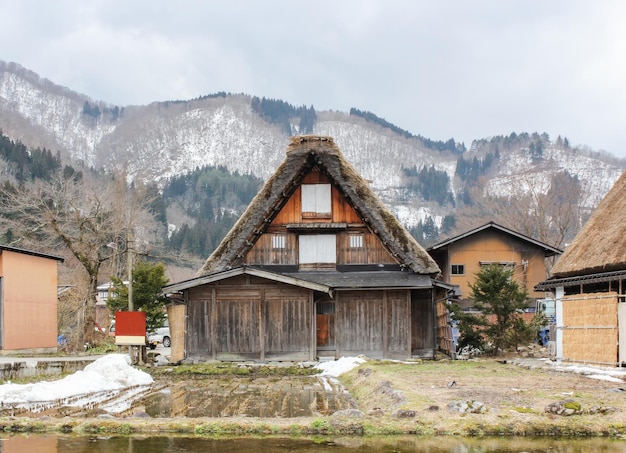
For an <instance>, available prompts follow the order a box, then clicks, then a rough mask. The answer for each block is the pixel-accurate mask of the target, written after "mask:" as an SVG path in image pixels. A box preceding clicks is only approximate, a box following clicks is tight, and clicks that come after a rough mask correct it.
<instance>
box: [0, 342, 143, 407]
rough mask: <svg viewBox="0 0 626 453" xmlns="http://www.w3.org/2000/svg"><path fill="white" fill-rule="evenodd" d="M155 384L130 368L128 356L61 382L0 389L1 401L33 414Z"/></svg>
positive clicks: (88, 368)
mask: <svg viewBox="0 0 626 453" xmlns="http://www.w3.org/2000/svg"><path fill="white" fill-rule="evenodd" d="M152 382H153V379H152V376H150V375H149V374H148V373H145V372H143V371H141V370H138V369H136V368H133V367H132V366H130V357H129V356H128V355H125V354H110V355H106V356H104V357H101V358H99V359H97V360H96V361H94V362H93V363H91V364H89V365H87V366H86V367H85V368H84V369H83V370H81V371H77V372H76V373H74V374H71V375H69V376H67V377H65V378H63V379H60V380H58V381H41V382H36V383H32V384H12V383H7V384H3V385H0V401H2V404H4V405H14V406H15V407H19V408H26V409H31V410H32V409H34V408H38V407H40V408H42V409H43V408H45V407H47V406H49V404H48V403H53V402H58V401H63V404H64V405H67V406H74V407H79V406H87V405H90V404H95V403H99V402H101V401H104V400H108V399H110V398H111V397H112V396H114V395H115V394H116V393H118V392H122V391H124V390H126V389H131V388H134V389H135V390H133V391H136V388H137V387H141V386H149V385H150V384H152ZM131 393H132V391H131ZM126 399H129V398H128V395H126ZM131 400H132V398H131Z"/></svg>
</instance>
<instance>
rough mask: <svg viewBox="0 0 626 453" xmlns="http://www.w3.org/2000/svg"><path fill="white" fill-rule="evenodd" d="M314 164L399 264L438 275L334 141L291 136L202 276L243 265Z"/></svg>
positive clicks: (435, 267) (424, 252)
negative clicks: (273, 169)
mask: <svg viewBox="0 0 626 453" xmlns="http://www.w3.org/2000/svg"><path fill="white" fill-rule="evenodd" d="M314 167H317V168H318V169H319V170H320V171H322V172H324V173H326V174H327V175H328V176H329V177H330V179H331V181H332V183H333V184H334V186H335V187H336V188H337V189H338V190H339V191H340V192H341V194H342V195H343V196H344V197H345V198H346V199H347V200H348V202H349V203H350V204H351V205H352V207H353V208H354V209H355V210H356V211H357V212H358V213H359V215H360V216H361V218H362V219H363V222H364V223H365V224H366V225H367V227H368V228H369V229H370V231H372V232H373V233H374V234H376V235H377V236H378V237H379V238H380V240H381V241H382V242H383V244H384V245H385V247H386V248H387V250H388V251H389V252H390V253H391V254H392V255H393V256H395V257H396V259H397V260H398V262H399V263H400V264H401V265H403V266H405V267H407V268H408V269H410V270H412V271H413V272H415V273H418V274H429V275H436V274H438V273H439V267H438V266H437V264H436V263H435V261H434V260H433V259H432V258H431V257H430V255H429V254H428V253H427V252H426V251H425V250H424V248H423V247H422V246H421V245H420V244H419V243H418V242H417V241H416V240H415V239H414V238H413V237H412V236H411V235H410V234H409V232H408V231H407V230H406V229H405V228H404V227H403V226H402V225H401V224H400V222H399V221H398V219H397V218H396V217H395V216H394V215H393V214H392V213H391V212H390V211H389V209H388V208H387V207H386V206H385V205H384V203H383V202H382V201H381V200H380V199H379V198H378V196H377V195H376V194H375V193H374V191H373V190H372V189H371V187H370V186H369V184H368V182H367V181H366V180H365V179H364V178H363V177H362V176H361V175H359V173H358V172H357V171H356V170H355V169H354V168H353V167H352V165H350V164H349V163H348V162H347V161H346V160H345V158H344V157H343V155H342V154H341V152H340V151H339V148H338V147H337V145H336V144H335V143H334V141H333V139H332V138H331V137H324V136H313V135H305V136H296V137H292V139H291V143H290V144H289V146H288V147H287V156H286V158H285V160H284V161H283V162H282V163H281V165H280V166H279V167H278V169H277V170H276V172H275V173H274V174H273V175H272V176H271V177H270V178H269V179H268V180H267V182H266V183H265V185H264V186H263V188H262V189H261V191H260V192H259V193H258V194H257V195H256V197H255V198H254V199H253V200H252V202H251V203H250V205H249V206H248V208H247V209H246V211H245V212H244V213H243V215H242V216H241V217H240V218H239V220H238V221H237V223H236V224H235V225H234V226H233V228H232V229H231V230H230V232H229V233H228V234H227V235H226V237H225V238H224V239H223V240H222V242H221V243H220V245H219V246H218V247H217V249H216V250H215V251H214V252H213V253H212V254H211V256H210V257H209V258H208V259H207V261H206V263H205V264H204V266H203V267H202V268H201V269H200V271H199V272H198V275H199V276H202V275H206V274H209V273H213V272H218V271H223V270H227V269H231V268H235V267H238V266H241V265H242V264H243V261H244V257H245V255H246V253H247V252H248V251H249V250H250V249H251V248H252V246H253V245H254V243H255V241H256V239H258V237H259V236H260V234H262V233H263V231H265V229H266V227H267V226H268V225H269V224H270V223H271V221H272V219H273V218H274V217H275V216H276V214H278V212H279V211H280V209H281V208H282V207H283V206H284V204H285V203H286V202H287V200H288V199H289V197H290V196H291V195H292V194H293V192H294V191H295V190H296V188H297V187H298V185H299V184H300V182H301V180H302V178H303V177H304V175H305V174H306V173H307V172H308V171H309V170H311V169H312V168H314Z"/></svg>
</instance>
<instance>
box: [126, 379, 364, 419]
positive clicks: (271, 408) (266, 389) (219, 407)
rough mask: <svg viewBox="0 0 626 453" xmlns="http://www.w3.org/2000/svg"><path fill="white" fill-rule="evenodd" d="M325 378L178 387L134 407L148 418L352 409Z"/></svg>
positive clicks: (215, 382)
mask: <svg viewBox="0 0 626 453" xmlns="http://www.w3.org/2000/svg"><path fill="white" fill-rule="evenodd" d="M322 379H324V380H325V378H324V377H306V378H293V377H291V378H250V379H246V378H237V379H207V380H205V381H202V382H199V381H183V382H178V383H175V384H171V385H169V386H167V387H164V388H162V389H161V390H160V391H159V392H157V393H154V394H151V395H150V396H148V397H146V398H144V399H143V400H141V401H139V402H137V403H136V406H137V405H142V406H143V407H144V410H145V412H146V413H147V414H148V415H150V416H151V417H158V418H173V417H234V416H246V417H263V418H271V417H281V418H292V417H309V416H312V415H329V414H332V413H333V412H335V411H338V410H342V409H350V408H352V407H353V403H352V400H351V399H350V396H349V395H348V394H347V393H346V392H345V391H343V388H342V387H340V386H339V387H338V386H336V385H335V384H334V383H333V382H332V381H329V380H325V381H322Z"/></svg>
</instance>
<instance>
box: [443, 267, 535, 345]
mask: <svg viewBox="0 0 626 453" xmlns="http://www.w3.org/2000/svg"><path fill="white" fill-rule="evenodd" d="M469 286H470V288H471V290H472V291H471V294H470V297H471V298H472V299H473V300H474V308H476V309H477V310H478V312H476V313H472V312H470V313H467V312H460V311H455V313H454V314H453V315H452V317H453V319H455V320H456V321H457V323H458V325H459V332H460V334H461V342H460V345H463V344H464V343H465V344H469V345H471V346H474V347H478V348H484V346H485V343H486V342H489V343H491V347H492V349H493V353H494V355H497V354H498V353H499V352H500V351H503V350H506V349H508V348H511V347H515V346H517V345H518V344H519V343H522V342H527V341H532V340H533V338H534V336H535V332H534V329H533V328H532V327H531V326H530V325H529V324H528V323H526V322H525V321H524V320H523V319H522V318H521V317H520V316H519V314H520V313H521V312H522V311H523V309H525V308H526V307H527V306H528V291H526V289H524V288H520V287H519V285H518V284H517V283H516V282H515V281H514V280H513V271H512V270H509V269H506V268H504V267H502V266H499V265H497V264H492V265H490V266H486V267H483V268H482V269H481V270H480V272H478V273H477V274H476V280H475V281H474V283H473V284H471V283H470V285H469Z"/></svg>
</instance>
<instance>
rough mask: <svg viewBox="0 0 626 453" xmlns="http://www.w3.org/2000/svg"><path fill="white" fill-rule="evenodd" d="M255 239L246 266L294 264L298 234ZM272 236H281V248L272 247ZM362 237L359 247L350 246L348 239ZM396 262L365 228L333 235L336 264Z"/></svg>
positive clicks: (284, 231)
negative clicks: (283, 238)
mask: <svg viewBox="0 0 626 453" xmlns="http://www.w3.org/2000/svg"><path fill="white" fill-rule="evenodd" d="M273 231H274V233H266V234H264V235H262V236H261V237H259V239H258V240H257V242H256V243H255V244H254V246H253V247H252V249H251V250H250V251H249V252H248V254H247V256H246V264H250V265H255V264H256V265H298V264H299V263H298V234H297V233H292V232H287V231H286V230H283V232H279V231H278V230H276V229H274V230H273ZM273 234H281V235H284V237H285V248H284V249H280V248H275V247H274V239H273ZM354 234H360V235H362V236H363V247H350V236H352V235H354ZM395 263H396V260H395V259H394V258H393V257H392V256H391V255H390V254H389V252H387V250H386V249H385V248H384V247H383V246H382V244H381V242H380V240H379V239H378V237H376V235H375V234H373V233H370V232H369V231H367V229H365V228H351V229H349V230H348V231H345V232H341V233H338V234H337V264H395Z"/></svg>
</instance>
